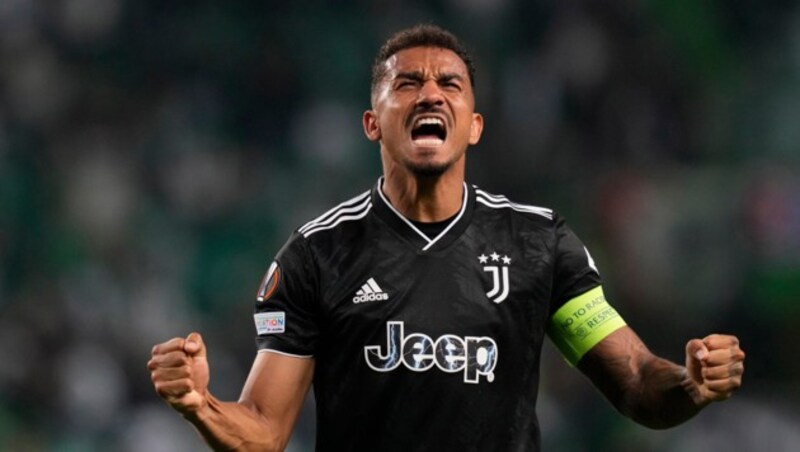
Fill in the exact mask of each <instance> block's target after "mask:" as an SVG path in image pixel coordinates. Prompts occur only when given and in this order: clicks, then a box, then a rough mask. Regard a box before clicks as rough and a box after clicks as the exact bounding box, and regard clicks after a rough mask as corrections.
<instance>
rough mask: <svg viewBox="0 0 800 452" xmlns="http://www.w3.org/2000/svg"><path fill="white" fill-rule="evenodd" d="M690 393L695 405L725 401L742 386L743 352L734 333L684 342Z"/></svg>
mask: <svg viewBox="0 0 800 452" xmlns="http://www.w3.org/2000/svg"><path fill="white" fill-rule="evenodd" d="M686 370H687V371H688V373H689V381H690V384H691V385H692V387H691V388H689V390H690V394H691V395H692V398H693V399H694V401H695V403H696V404H698V405H701V406H702V405H707V404H709V403H711V402H716V401H720V400H725V399H727V398H729V397H730V396H731V395H733V392H734V391H736V390H737V389H739V387H740V386H741V385H742V374H743V373H744V351H742V349H741V348H739V339H737V338H736V336H729V335H724V334H712V335H710V336H706V337H705V338H703V339H692V340H690V341H689V342H688V343H687V344H686Z"/></svg>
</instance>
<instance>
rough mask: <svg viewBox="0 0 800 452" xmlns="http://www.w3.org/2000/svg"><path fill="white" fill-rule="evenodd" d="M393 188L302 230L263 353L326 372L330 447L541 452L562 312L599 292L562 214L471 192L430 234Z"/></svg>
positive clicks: (262, 297)
mask: <svg viewBox="0 0 800 452" xmlns="http://www.w3.org/2000/svg"><path fill="white" fill-rule="evenodd" d="M381 182H382V180H379V181H378V184H377V185H376V186H375V187H374V188H373V189H372V190H370V191H368V192H365V193H363V194H361V195H360V196H357V197H355V198H353V199H351V200H349V201H347V202H344V203H342V204H340V205H338V206H337V207H335V208H333V209H331V210H330V211H328V212H327V213H325V214H324V215H322V216H320V217H319V218H317V219H315V220H313V221H311V222H309V223H307V224H306V225H304V226H303V227H301V228H299V229H298V230H297V231H295V232H294V233H293V234H292V236H291V237H290V239H289V241H288V242H287V243H286V245H285V246H284V247H283V248H282V249H281V250H280V252H279V253H278V255H277V257H276V260H275V262H274V263H273V265H272V266H271V267H270V270H269V272H268V273H267V275H266V276H265V278H264V281H263V282H262V285H261V288H260V291H259V297H258V301H257V302H256V314H255V315H256V325H257V330H258V332H259V335H258V337H257V339H256V342H257V345H258V348H259V351H260V352H262V351H267V350H270V351H274V352H277V353H284V354H290V355H297V356H313V357H314V359H315V360H316V367H315V375H314V382H313V386H314V392H315V396H316V402H317V450H319V451H328V450H337V451H340V450H357V451H395V450H396V451H404V452H405V451H409V450H414V451H425V450H429V451H459V452H462V451H489V450H491V451H533V450H538V449H539V444H540V439H539V426H538V421H537V418H536V412H535V407H536V399H537V390H538V384H539V361H540V352H541V347H542V341H543V339H544V336H545V332H546V328H547V322H548V320H549V319H550V317H551V315H552V314H553V313H554V312H555V310H557V309H558V308H559V307H560V306H561V305H563V304H564V303H565V302H566V301H568V300H570V299H572V298H574V297H576V296H578V295H580V294H582V293H584V292H586V291H588V290H589V289H592V288H594V287H596V286H598V285H599V284H600V276H599V274H598V272H597V270H596V269H595V268H594V264H593V262H592V260H591V257H589V254H588V251H587V250H586V248H584V246H583V244H582V243H581V242H580V241H579V240H578V238H577V237H576V236H575V234H574V233H573V232H572V231H571V230H570V229H569V228H568V227H567V226H566V225H565V224H564V221H563V220H562V219H561V218H560V217H559V216H558V215H557V214H555V213H554V212H553V211H552V210H550V209H546V208H541V207H534V206H528V205H522V204H516V203H514V202H511V201H509V200H508V199H507V198H506V197H504V196H498V195H493V194H490V193H487V192H485V191H483V190H481V189H479V188H477V187H475V186H470V185H467V184H464V191H463V193H464V195H463V204H462V207H461V210H460V211H459V212H458V214H457V215H456V217H454V219H453V220H452V222H451V223H450V224H449V225H448V226H447V227H446V228H445V229H444V230H443V231H442V232H441V233H439V234H438V235H437V236H435V237H427V236H426V235H425V234H423V233H422V232H421V231H420V230H419V229H418V228H416V227H415V226H414V225H413V223H412V222H410V221H408V220H407V219H406V218H404V217H403V216H402V215H401V214H400V213H399V212H397V211H396V210H395V209H394V208H393V207H392V205H391V204H390V203H389V202H388V200H387V199H386V198H385V196H384V195H383V193H382V191H381V188H380V187H381Z"/></svg>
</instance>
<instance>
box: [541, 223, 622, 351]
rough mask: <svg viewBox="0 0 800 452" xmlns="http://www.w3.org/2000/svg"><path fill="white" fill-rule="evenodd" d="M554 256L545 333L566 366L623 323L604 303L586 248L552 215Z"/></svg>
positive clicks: (598, 280)
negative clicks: (551, 288)
mask: <svg viewBox="0 0 800 452" xmlns="http://www.w3.org/2000/svg"><path fill="white" fill-rule="evenodd" d="M556 234H557V246H556V258H555V265H556V269H555V275H554V278H553V298H552V300H551V305H550V320H549V321H548V326H547V335H548V336H549V337H550V339H551V340H552V341H553V343H554V344H555V345H556V347H557V348H558V349H559V351H560V352H561V354H562V355H563V356H564V358H565V359H566V360H567V362H568V363H569V364H570V365H573V366H574V365H576V364H577V363H578V361H580V359H581V358H582V357H583V356H584V355H585V354H586V352H588V351H589V350H591V349H592V348H593V347H594V346H595V345H597V344H598V343H599V342H600V341H602V340H603V339H604V338H605V337H606V336H608V335H609V334H611V333H613V332H614V331H616V330H617V329H619V328H620V327H622V326H624V325H625V321H624V320H623V319H622V317H620V315H619V313H617V311H616V310H615V309H614V308H613V307H612V306H611V305H609V304H608V303H607V302H606V298H605V295H604V294H603V288H602V286H601V283H602V280H601V278H600V272H599V271H598V270H597V266H596V265H595V263H594V259H592V256H591V254H589V250H587V249H586V247H585V246H584V245H583V243H581V241H580V239H578V237H577V236H576V235H575V233H574V232H572V230H571V229H570V228H569V227H567V225H566V224H565V223H564V220H563V219H562V218H560V217H558V218H556Z"/></svg>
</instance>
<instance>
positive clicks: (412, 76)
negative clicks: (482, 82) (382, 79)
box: [395, 71, 464, 82]
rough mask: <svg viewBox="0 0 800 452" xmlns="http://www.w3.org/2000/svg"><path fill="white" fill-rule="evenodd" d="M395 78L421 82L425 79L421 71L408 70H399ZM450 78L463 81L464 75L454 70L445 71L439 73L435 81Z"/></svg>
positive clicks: (446, 80) (443, 80) (445, 80)
mask: <svg viewBox="0 0 800 452" xmlns="http://www.w3.org/2000/svg"><path fill="white" fill-rule="evenodd" d="M397 79H407V80H414V81H416V82H421V81H423V80H425V76H424V75H423V74H422V71H408V72H400V73H398V74H397V76H395V80H397ZM451 80H457V81H461V82H463V81H464V77H463V76H462V75H460V74H457V73H455V72H446V73H444V74H442V75H440V76H439V77H438V78H437V79H436V81H437V82H449V81H451Z"/></svg>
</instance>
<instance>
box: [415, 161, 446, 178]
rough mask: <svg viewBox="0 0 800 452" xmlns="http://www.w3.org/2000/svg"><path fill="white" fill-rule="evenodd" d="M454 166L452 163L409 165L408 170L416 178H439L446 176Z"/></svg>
mask: <svg viewBox="0 0 800 452" xmlns="http://www.w3.org/2000/svg"><path fill="white" fill-rule="evenodd" d="M451 166H452V165H451V164H450V163H443V164H436V163H426V164H421V165H420V164H413V163H412V164H409V165H407V167H408V169H409V170H411V172H412V173H413V174H414V175H415V176H420V177H438V176H441V175H442V174H444V173H445V172H446V171H447V170H448V169H450V167H451Z"/></svg>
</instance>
